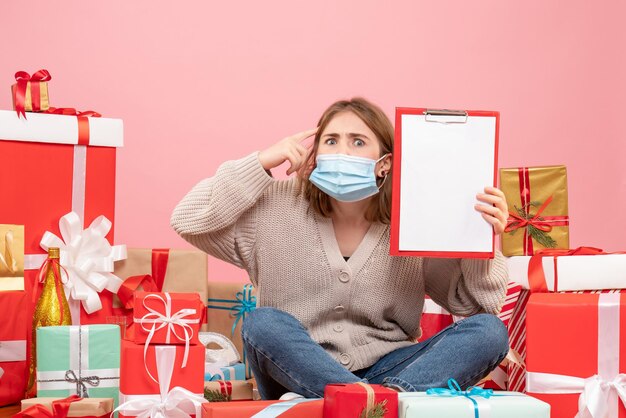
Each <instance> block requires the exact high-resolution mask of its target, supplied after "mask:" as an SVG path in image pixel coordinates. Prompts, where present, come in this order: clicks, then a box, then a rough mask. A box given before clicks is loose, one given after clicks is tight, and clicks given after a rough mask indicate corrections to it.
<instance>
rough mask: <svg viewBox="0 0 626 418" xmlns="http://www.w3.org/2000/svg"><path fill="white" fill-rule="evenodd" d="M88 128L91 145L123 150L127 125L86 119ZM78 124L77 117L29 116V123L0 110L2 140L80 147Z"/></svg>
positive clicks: (115, 121)
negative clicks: (121, 148)
mask: <svg viewBox="0 0 626 418" xmlns="http://www.w3.org/2000/svg"><path fill="white" fill-rule="evenodd" d="M85 119H86V120H87V121H88V124H89V145H91V146H97V147H122V146H123V145H124V123H123V121H122V120H121V119H111V118H96V117H88V118H85ZM78 135H79V124H78V122H77V118H76V116H71V115H54V114H46V113H28V119H24V118H20V117H18V115H17V113H16V112H15V111H12V110H0V140H4V141H25V142H45V143H54V144H70V145H75V144H78Z"/></svg>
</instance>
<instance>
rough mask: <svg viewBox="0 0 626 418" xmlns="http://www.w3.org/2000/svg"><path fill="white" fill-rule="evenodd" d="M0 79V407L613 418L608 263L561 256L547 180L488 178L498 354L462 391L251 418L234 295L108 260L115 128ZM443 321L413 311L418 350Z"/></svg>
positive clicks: (195, 270)
mask: <svg viewBox="0 0 626 418" xmlns="http://www.w3.org/2000/svg"><path fill="white" fill-rule="evenodd" d="M17 79H18V80H17V83H16V84H15V85H14V86H13V91H12V93H13V96H14V110H11V111H9V110H7V111H0V165H1V166H2V168H3V174H2V176H0V190H1V191H2V196H3V197H4V198H3V200H2V203H1V204H0V306H3V317H2V321H0V406H3V405H9V404H14V403H18V402H20V401H21V402H22V412H20V413H19V415H23V416H34V415H41V416H46V417H51V416H59V417H65V416H70V417H106V416H110V415H111V414H115V415H116V416H119V417H134V416H140V417H176V418H180V417H200V416H202V417H205V418H208V417H249V416H256V417H276V416H281V417H321V416H327V417H370V418H373V417H398V416H399V417H422V416H423V417H483V418H484V417H549V416H552V417H559V418H561V417H574V416H579V417H594V418H608V417H613V418H618V417H620V418H626V354H625V353H626V298H624V297H622V294H621V293H620V290H619V289H620V288H624V287H626V254H616V253H614V254H606V253H604V252H603V251H602V250H599V249H597V248H590V247H585V248H577V249H569V239H568V230H569V221H568V217H567V180H566V172H565V167H562V166H555V167H536V168H514V169H503V170H501V172H500V175H501V176H500V181H501V188H502V189H503V191H504V192H505V194H506V196H507V200H508V204H509V207H510V209H511V216H510V219H509V224H508V226H507V230H506V232H505V233H504V234H503V241H502V249H503V253H504V254H505V255H506V256H507V257H508V263H509V270H510V278H511V280H512V282H511V284H510V286H509V292H508V295H507V299H506V302H505V304H504V307H503V309H502V312H501V314H500V318H501V319H502V321H503V322H504V323H505V324H506V325H507V326H508V329H509V333H510V341H511V350H510V352H509V355H508V356H507V358H506V359H505V361H504V362H503V363H502V364H500V365H499V366H498V368H496V370H494V371H493V372H492V373H491V374H490V375H489V376H488V377H487V378H486V379H485V380H484V381H482V382H481V383H480V384H479V385H478V386H477V387H472V388H460V387H458V385H457V384H456V382H454V381H453V380H451V381H450V382H449V387H447V388H432V389H431V390H429V391H427V392H417V393H400V394H398V393H396V392H394V391H392V390H389V389H387V388H384V387H382V386H378V385H365V384H350V385H343V384H336V385H328V386H327V388H326V391H325V396H324V398H323V399H313V400H311V399H306V400H303V399H299V400H292V401H262V400H258V393H257V392H256V389H255V386H254V379H252V376H251V372H250V368H249V366H248V362H247V359H246V358H245V353H244V352H243V347H242V341H241V338H240V329H241V324H242V322H243V320H244V319H245V317H246V314H247V313H249V312H250V311H252V310H253V309H255V306H256V298H255V291H254V289H253V288H252V286H250V285H242V284H237V283H227V282H211V281H207V257H206V255H205V254H204V253H201V252H199V251H194V250H174V249H131V248H129V249H127V248H126V247H125V246H123V245H114V243H115V240H114V236H113V230H114V228H113V226H114V206H115V158H116V152H117V149H118V148H120V147H122V145H123V125H122V121H121V120H118V119H110V118H105V117H101V116H100V115H99V114H97V113H96V112H92V111H77V110H75V109H70V108H51V107H50V105H49V103H48V102H49V97H48V84H49V81H50V75H49V74H48V73H47V72H46V71H45V70H42V71H39V72H37V73H35V74H34V75H32V76H30V75H29V74H27V73H24V72H20V73H18V74H17ZM56 248H58V249H59V250H56ZM55 252H56V256H55ZM57 257H58V258H57ZM455 320H458V318H455V317H453V316H451V315H450V314H448V313H447V312H445V311H443V310H442V309H441V308H440V307H438V306H437V305H435V304H434V303H432V301H431V300H427V301H426V304H425V310H424V314H423V318H422V329H423V336H422V338H423V339H425V338H428V337H430V336H432V335H434V334H435V333H437V332H438V331H440V330H441V329H443V328H445V327H446V326H448V325H450V324H451V323H452V322H453V321H455ZM38 321H39V322H38ZM54 321H57V322H54ZM70 324H71V325H70ZM577 414H578V415H577Z"/></svg>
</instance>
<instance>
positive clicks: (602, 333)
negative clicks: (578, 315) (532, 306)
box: [526, 293, 626, 418]
mask: <svg viewBox="0 0 626 418" xmlns="http://www.w3.org/2000/svg"><path fill="white" fill-rule="evenodd" d="M599 297H600V299H599V302H598V374H596V375H593V376H591V377H588V378H581V377H575V376H567V375H559V374H550V373H538V372H527V374H526V390H527V392H532V393H548V394H562V393H580V394H581V395H580V397H579V398H578V413H577V414H576V417H575V418H607V417H617V415H618V410H619V400H618V397H619V399H621V401H622V404H623V405H624V407H625V408H626V374H624V373H619V355H620V351H619V335H620V327H619V322H620V294H619V293H602V294H600V295H599Z"/></svg>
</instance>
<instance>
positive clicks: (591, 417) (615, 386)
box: [575, 373, 626, 418]
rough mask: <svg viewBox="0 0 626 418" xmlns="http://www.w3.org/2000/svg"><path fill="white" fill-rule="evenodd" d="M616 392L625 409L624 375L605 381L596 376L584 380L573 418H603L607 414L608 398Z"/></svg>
mask: <svg viewBox="0 0 626 418" xmlns="http://www.w3.org/2000/svg"><path fill="white" fill-rule="evenodd" d="M613 390H614V391H616V392H617V395H618V396H619V398H620V399H621V401H622V404H623V405H624V408H626V374H624V373H621V374H618V375H617V376H615V378H614V379H613V380H612V381H605V380H602V379H601V378H600V376H598V375H594V376H591V377H590V378H587V379H585V383H584V389H583V391H582V393H581V394H580V398H578V413H577V414H576V417H575V418H604V417H605V416H607V413H608V412H609V396H610V394H611V391H613Z"/></svg>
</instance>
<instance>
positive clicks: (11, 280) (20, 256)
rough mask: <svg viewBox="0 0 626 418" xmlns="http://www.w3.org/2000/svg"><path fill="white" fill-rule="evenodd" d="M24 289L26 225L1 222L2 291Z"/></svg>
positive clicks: (0, 287)
mask: <svg viewBox="0 0 626 418" xmlns="http://www.w3.org/2000/svg"><path fill="white" fill-rule="evenodd" d="M5 290H24V226H23V225H2V224H0V291H5Z"/></svg>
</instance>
